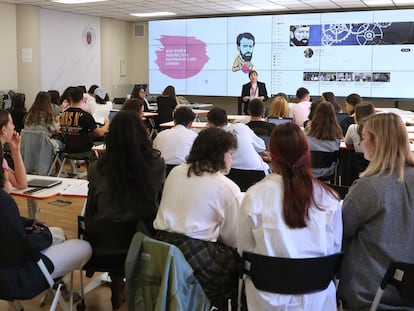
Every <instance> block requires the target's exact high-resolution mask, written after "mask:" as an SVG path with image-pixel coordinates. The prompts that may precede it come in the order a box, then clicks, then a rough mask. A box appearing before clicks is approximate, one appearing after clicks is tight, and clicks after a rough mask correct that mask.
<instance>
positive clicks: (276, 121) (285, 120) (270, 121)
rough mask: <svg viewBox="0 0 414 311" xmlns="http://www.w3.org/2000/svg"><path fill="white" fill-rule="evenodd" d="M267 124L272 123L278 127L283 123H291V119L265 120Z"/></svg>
mask: <svg viewBox="0 0 414 311" xmlns="http://www.w3.org/2000/svg"><path fill="white" fill-rule="evenodd" d="M267 122H269V123H273V124H275V125H279V124H283V123H288V122H293V118H271V117H269V118H267Z"/></svg>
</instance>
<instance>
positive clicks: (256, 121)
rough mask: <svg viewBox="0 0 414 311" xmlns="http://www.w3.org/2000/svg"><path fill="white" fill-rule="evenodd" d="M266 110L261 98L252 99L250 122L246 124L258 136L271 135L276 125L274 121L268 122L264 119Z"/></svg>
mask: <svg viewBox="0 0 414 311" xmlns="http://www.w3.org/2000/svg"><path fill="white" fill-rule="evenodd" d="M264 111H265V109H264V104H263V101H262V100H261V99H260V98H255V99H253V100H252V101H250V104H249V109H248V112H249V114H250V122H249V123H247V124H246V125H247V126H248V127H250V128H251V129H252V130H253V132H254V133H255V134H256V135H258V136H270V134H271V133H272V130H273V128H274V126H275V125H274V124H273V123H268V122H266V121H264V120H263V118H262V117H263V114H264Z"/></svg>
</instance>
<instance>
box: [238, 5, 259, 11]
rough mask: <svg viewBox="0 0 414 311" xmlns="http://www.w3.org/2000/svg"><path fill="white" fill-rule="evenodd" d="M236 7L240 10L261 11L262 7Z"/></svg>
mask: <svg viewBox="0 0 414 311" xmlns="http://www.w3.org/2000/svg"><path fill="white" fill-rule="evenodd" d="M235 9H236V10H239V11H260V8H258V7H255V6H239V7H237V8H235Z"/></svg>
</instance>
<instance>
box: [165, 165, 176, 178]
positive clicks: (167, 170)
mask: <svg viewBox="0 0 414 311" xmlns="http://www.w3.org/2000/svg"><path fill="white" fill-rule="evenodd" d="M178 165H179V164H166V167H165V178H167V176H168V174H170V172H171V170H172V169H173V168H174V167H176V166H178Z"/></svg>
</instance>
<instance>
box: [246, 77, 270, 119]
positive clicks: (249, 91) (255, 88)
mask: <svg viewBox="0 0 414 311" xmlns="http://www.w3.org/2000/svg"><path fill="white" fill-rule="evenodd" d="M257 77H258V74H257V71H256V70H251V71H250V72H249V79H250V82H249V83H246V84H243V88H242V92H241V97H242V101H243V103H244V107H243V112H244V113H245V114H247V109H248V108H249V102H250V100H252V99H253V98H260V99H261V100H262V101H265V100H266V99H267V98H268V97H267V90H266V84H264V83H263V82H259V81H257Z"/></svg>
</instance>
